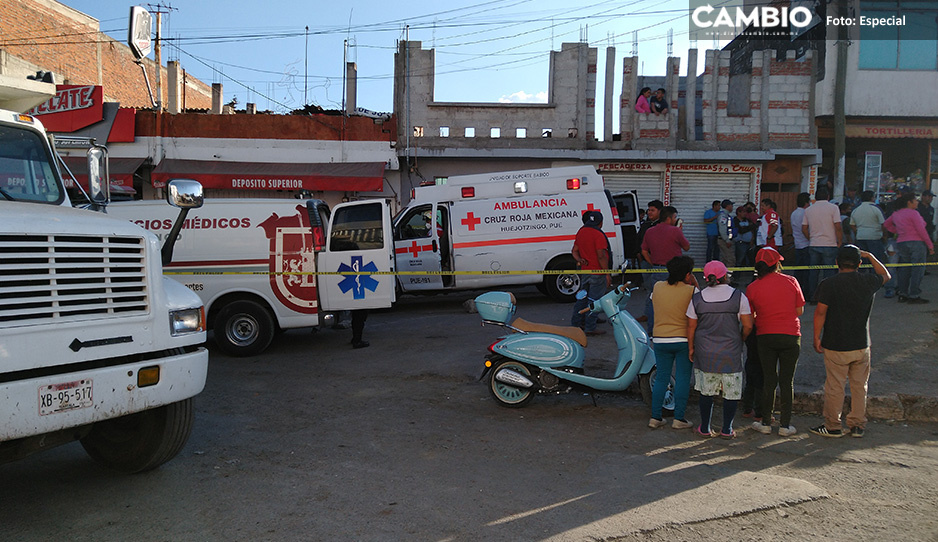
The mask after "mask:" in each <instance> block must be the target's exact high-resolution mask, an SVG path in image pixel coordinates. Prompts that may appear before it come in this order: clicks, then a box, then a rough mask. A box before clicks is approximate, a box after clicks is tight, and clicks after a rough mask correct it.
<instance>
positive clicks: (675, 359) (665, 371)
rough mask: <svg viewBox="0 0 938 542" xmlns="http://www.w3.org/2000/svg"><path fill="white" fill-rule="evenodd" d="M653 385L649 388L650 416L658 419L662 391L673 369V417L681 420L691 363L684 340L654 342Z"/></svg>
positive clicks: (685, 406)
mask: <svg viewBox="0 0 938 542" xmlns="http://www.w3.org/2000/svg"><path fill="white" fill-rule="evenodd" d="M654 347H655V370H656V371H657V374H656V375H655V387H654V388H653V389H652V390H651V417H652V418H655V419H656V420H660V419H661V417H662V415H661V410H662V404H663V403H664V393H665V391H666V390H667V389H668V385H669V384H671V369H672V368H673V369H674V419H675V420H683V419H685V418H684V414H685V411H686V410H687V396H688V395H689V394H690V373H691V367H692V364H691V362H690V356H689V351H688V349H687V343H686V342H679V343H662V344H658V343H654Z"/></svg>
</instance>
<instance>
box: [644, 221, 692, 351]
mask: <svg viewBox="0 0 938 542" xmlns="http://www.w3.org/2000/svg"><path fill="white" fill-rule="evenodd" d="M659 220H660V221H659V222H658V224H657V225H655V226H653V227H652V228H649V229H648V231H647V232H645V236H644V237H643V238H642V257H643V258H644V259H645V261H646V262H648V263H649V264H651V266H652V267H665V266H667V265H668V262H669V261H671V259H672V258H676V257H678V256H682V255H683V253H684V252H686V251H688V250H690V243H689V242H688V241H687V238H686V237H684V231H683V230H681V228H679V227H678V226H677V221H678V218H677V209H675V208H674V207H672V206H670V205H668V206H667V207H665V208H663V209H661V214H660V215H659ZM667 279H668V273H667V271H657V272H653V273H652V274H651V276H650V282H647V281H646V282H645V286H646V287H647V288H648V291H649V292H652V291H654V289H655V284H656V283H658V282H660V281H662V280H667ZM644 316H645V318H646V319H647V322H648V323H647V324H646V325H647V326H648V334H649V335H651V334H652V333H653V332H654V329H655V307H654V305H652V302H651V295H650V294H649V296H648V299H647V300H646V301H645V313H644Z"/></svg>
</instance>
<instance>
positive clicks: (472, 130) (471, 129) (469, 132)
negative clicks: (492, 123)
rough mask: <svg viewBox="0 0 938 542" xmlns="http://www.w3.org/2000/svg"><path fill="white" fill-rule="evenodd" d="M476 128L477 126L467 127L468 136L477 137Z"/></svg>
mask: <svg viewBox="0 0 938 542" xmlns="http://www.w3.org/2000/svg"><path fill="white" fill-rule="evenodd" d="M475 136H476V129H475V128H466V137H475Z"/></svg>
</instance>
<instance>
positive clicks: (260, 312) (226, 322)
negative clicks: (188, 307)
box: [214, 301, 275, 357]
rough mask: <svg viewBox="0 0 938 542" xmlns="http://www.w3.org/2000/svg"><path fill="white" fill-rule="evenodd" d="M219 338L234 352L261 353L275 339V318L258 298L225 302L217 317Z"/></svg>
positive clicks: (222, 345)
mask: <svg viewBox="0 0 938 542" xmlns="http://www.w3.org/2000/svg"><path fill="white" fill-rule="evenodd" d="M214 329H215V342H216V343H217V344H218V347H219V348H221V350H222V351H223V352H224V353H226V354H228V355H230V356H238V357H243V356H254V355H257V354H260V353H261V352H263V351H264V350H265V349H267V347H268V346H270V342H271V341H272V340H273V339H274V329H275V326H274V320H273V318H272V317H271V316H270V313H269V312H267V310H266V309H265V308H264V307H262V306H260V305H259V304H257V303H255V302H254V301H235V302H233V303H229V304H227V305H225V307H224V308H223V309H221V310H220V311H218V315H217V316H216V317H215V328H214Z"/></svg>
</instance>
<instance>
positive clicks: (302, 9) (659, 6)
mask: <svg viewBox="0 0 938 542" xmlns="http://www.w3.org/2000/svg"><path fill="white" fill-rule="evenodd" d="M63 3H64V4H65V5H67V6H70V7H72V8H75V9H77V10H79V11H82V12H84V13H86V14H88V15H91V16H92V17H95V18H96V19H98V20H99V21H100V23H101V30H102V31H104V32H106V33H108V34H110V35H112V36H113V37H115V38H117V39H120V40H121V41H126V35H127V24H128V15H129V10H130V6H131V5H132V4H129V3H124V2H120V1H113V0H64V2H63ZM171 5H172V8H171V9H165V11H169V13H168V14H165V15H163V38H164V40H166V41H165V44H164V47H163V62H164V63H165V62H166V61H167V60H179V61H180V62H181V63H182V66H183V67H184V68H185V69H186V70H187V71H188V72H189V73H191V74H192V75H194V76H195V77H197V78H199V79H201V80H202V81H204V82H206V83H222V84H223V85H224V93H225V101H226V102H227V101H229V100H231V99H232V98H233V97H237V100H238V103H239V104H240V106H241V107H243V104H244V103H246V102H253V103H256V104H257V105H258V108H259V109H262V110H263V109H270V110H272V111H276V112H285V111H289V110H291V109H295V108H299V107H302V105H303V103H304V96H305V97H306V102H307V103H313V104H316V105H320V106H322V107H324V108H326V109H337V108H339V107H341V104H342V88H343V81H342V74H343V68H342V67H343V55H344V54H345V46H344V42H345V41H346V40H348V42H349V44H350V47H348V55H349V59H350V60H353V61H355V62H357V65H358V77H359V81H358V88H359V90H358V105H359V106H360V107H364V108H366V109H370V110H373V111H391V109H392V100H393V97H392V92H393V85H392V73H393V55H394V50H395V46H396V43H397V41H398V40H401V39H404V38H405V35H407V33H408V30H406V29H405V28H406V27H407V26H409V36H410V39H411V40H415V41H417V40H419V41H422V42H423V43H424V47H428V46H434V47H435V48H436V61H437V67H436V99H437V100H439V101H463V102H497V101H528V102H531V101H545V98H546V92H547V76H548V54H549V51H550V50H551V49H554V50H559V49H560V44H561V43H563V42H576V41H581V38H582V39H585V40H587V41H589V43H590V44H591V45H592V46H595V47H597V48H598V49H599V54H598V57H599V66H598V74H599V78H600V81H599V88H600V89H601V88H602V82H601V79H602V76H603V74H604V73H605V68H604V65H605V58H606V55H605V48H606V47H607V46H608V45H609V44H611V43H614V44H615V46H616V53H617V66H618V67H617V68H616V73H617V74H618V75H617V80H616V89H617V90H616V92H617V93H618V91H619V88H620V87H621V81H620V80H619V76H620V75H621V74H620V72H621V62H622V58H623V57H625V56H630V53H631V50H632V40H633V34H632V33H633V31H635V30H638V40H639V44H638V53H639V57H640V69H641V73H642V74H644V75H663V74H664V68H665V58H666V56H667V53H666V49H667V44H668V31H669V29H673V35H674V36H673V41H674V49H673V50H674V54H675V56H681V57H683V56H686V51H687V48H688V41H687V27H688V22H687V7H688V4H687V0H668V1H662V2H659V1H657V0H604V1H603V0H592V1H590V0H579V1H578V0H574V1H572V2H571V1H569V0H566V1H561V0H451V1H448V2H435V3H434V2H425V1H420V2H418V1H410V0H398V1H395V2H393V3H392V2H379V1H374V0H367V1H358V0H351V1H347V2H309V1H300V0H274V1H270V2H266V3H264V2H257V1H252V2H246V1H243V0H238V1H225V2H221V1H218V0H180V1H177V2H172V3H171ZM143 6H144V7H147V4H143ZM153 6H154V4H150V7H151V11H152V7H153ZM307 26H308V27H309V30H308V33H307V30H306V27H307ZM307 44H308V45H307ZM698 46H699V48H700V49H706V48H712V47H713V44H712V43H700V44H699V45H698ZM150 56H151V57H152V56H153V54H152V53H151V55H150ZM701 56H702V55H701ZM683 70H684V68H683V67H682V73H683ZM304 83H307V84H304ZM600 94H601V92H600ZM601 103H602V96H601V95H600V96H598V97H597V105H598V106H600V108H599V110H600V111H601ZM600 116H601V115H600ZM599 121H600V122H601V118H600V119H599ZM597 131H598V132H599V133H601V131H599V130H597Z"/></svg>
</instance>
